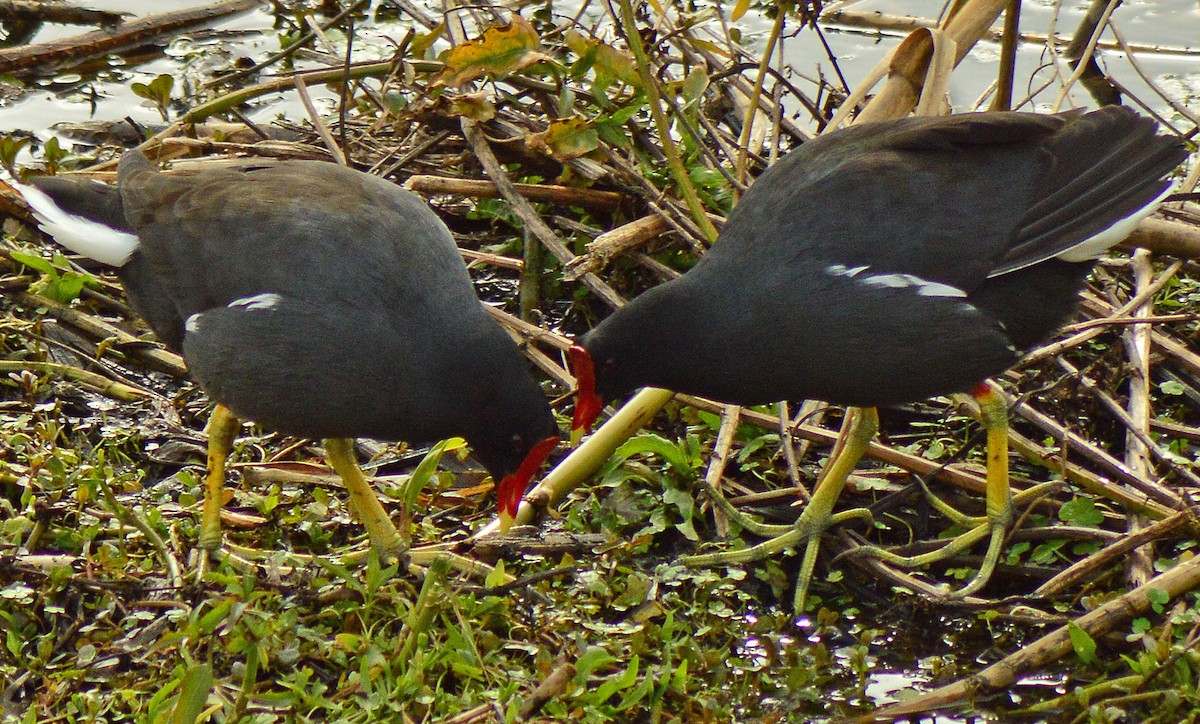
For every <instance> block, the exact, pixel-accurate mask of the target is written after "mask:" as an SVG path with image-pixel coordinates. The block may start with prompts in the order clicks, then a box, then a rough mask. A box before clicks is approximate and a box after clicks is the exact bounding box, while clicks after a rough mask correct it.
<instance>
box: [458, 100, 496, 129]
mask: <svg viewBox="0 0 1200 724" xmlns="http://www.w3.org/2000/svg"><path fill="white" fill-rule="evenodd" d="M450 113H451V115H454V116H458V117H466V118H470V119H471V120H474V121H479V122H480V123H483V122H485V121H490V120H492V119H493V118H495V117H496V106H494V105H492V102H491V101H490V100H488V97H487V94H486V93H463V94H462V95H458V96H455V97H453V98H451V99H450Z"/></svg>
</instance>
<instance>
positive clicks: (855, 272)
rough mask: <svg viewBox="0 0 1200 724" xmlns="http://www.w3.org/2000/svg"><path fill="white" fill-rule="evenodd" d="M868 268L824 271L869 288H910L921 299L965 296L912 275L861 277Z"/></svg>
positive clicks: (842, 267) (838, 266)
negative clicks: (847, 278)
mask: <svg viewBox="0 0 1200 724" xmlns="http://www.w3.org/2000/svg"><path fill="white" fill-rule="evenodd" d="M868 268H869V267H867V266H856V267H847V266H846V265H845V264H833V265H831V266H827V267H825V271H826V272H828V273H829V274H832V275H834V276H839V277H850V278H851V279H854V280H855V281H857V282H861V283H862V284H866V285H867V286H871V287H881V288H885V289H905V288H909V287H911V288H912V289H913V291H915V292H916V293H917V294H918V295H920V296H922V297H960V298H965V297H966V296H967V293H966V292H964V291H963V290H961V289H959V288H958V287H955V286H951V285H949V284H942V283H941V282H932V281H929V280H928V279H922V278H921V277H919V276H916V275H913V274H867V275H863V272H865V271H866V270H867V269H868Z"/></svg>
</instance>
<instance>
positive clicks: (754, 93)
mask: <svg viewBox="0 0 1200 724" xmlns="http://www.w3.org/2000/svg"><path fill="white" fill-rule="evenodd" d="M779 10H780V12H777V13H776V14H775V22H773V23H772V24H771V33H770V35H768V36H767V42H766V45H765V46H764V47H763V52H762V58H761V59H760V60H759V61H758V72H757V73H755V74H754V86H753V87H752V88H751V90H750V96H749V102H748V103H747V104H746V114H745V116H744V117H743V118H742V133H741V135H740V136H739V137H738V142H737V147H738V155H737V162H736V164H735V168H736V170H737V179H738V181H740V182H742V183H745V182H746V172H747V170H748V168H747V166H748V164H747V162H746V160H747V159H746V152H747V150H748V149H749V148H750V136H751V134H752V133H753V132H754V129H755V127H756V126H757V124H756V123H755V122H754V121H755V119H756V117H757V115H758V101H759V98H761V97H762V94H763V83H765V82H766V79H767V68H768V67H769V66H770V65H771V54H772V53H773V52H774V51H775V47H776V46H777V45H778V44H779V38H780V36H781V35H782V34H783V22H784V20H785V19H786V18H787V13H786V12H783V8H782V7H781V8H780V9H779Z"/></svg>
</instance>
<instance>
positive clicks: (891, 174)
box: [572, 107, 1186, 607]
mask: <svg viewBox="0 0 1200 724" xmlns="http://www.w3.org/2000/svg"><path fill="white" fill-rule="evenodd" d="M1185 157H1186V151H1185V149H1184V146H1183V144H1182V143H1181V142H1180V141H1179V140H1177V139H1175V138H1173V137H1167V136H1160V135H1157V125H1156V124H1155V122H1154V121H1152V120H1150V119H1147V118H1143V117H1140V116H1138V115H1137V114H1136V113H1134V112H1132V111H1130V110H1129V109H1127V108H1122V107H1109V108H1104V109H1102V110H1098V111H1094V112H1091V113H1086V114H1084V113H1079V112H1069V113H1063V114H1059V115H1037V114H1030V113H1012V112H1006V113H979V114H963V115H956V116H946V117H938V118H927V117H922V118H907V119H903V120H898V121H890V122H881V123H872V124H863V125H860V126H854V127H851V128H847V129H844V130H840V131H836V132H833V133H830V134H828V135H824V136H821V137H819V138H816V139H814V140H811V141H809V142H807V143H805V144H804V145H802V146H801V147H800V148H799V149H797V150H796V151H793V152H792V153H790V154H788V155H787V156H786V157H785V158H783V159H782V160H781V161H779V162H778V163H776V164H775V165H774V166H773V167H771V168H770V169H768V170H767V171H766V172H765V173H763V174H762V176H761V177H760V178H759V179H758V180H757V182H755V184H754V185H753V186H752V187H751V188H750V190H749V191H748V192H747V193H746V194H745V196H744V197H743V198H742V200H741V203H740V204H739V205H738V206H737V207H736V208H735V209H734V211H733V213H732V214H731V215H730V216H729V219H728V222H727V223H726V225H725V227H724V229H723V230H722V232H721V234H720V237H719V238H718V240H717V241H716V243H715V244H714V246H713V247H712V249H711V250H710V251H709V252H708V253H707V254H706V255H705V256H704V257H703V258H702V259H701V260H700V261H699V263H697V264H696V266H695V267H693V268H692V269H691V270H690V271H688V272H687V273H686V274H684V275H683V276H681V277H679V278H678V279H675V280H673V281H670V282H668V283H665V284H662V285H661V286H658V287H656V288H654V289H651V290H649V291H647V292H645V293H644V294H642V295H641V296H639V297H637V298H636V299H634V300H633V301H632V302H630V303H629V304H628V305H626V306H625V307H624V308H622V309H620V310H618V311H617V312H615V313H614V314H613V315H612V316H610V317H609V318H608V319H606V320H604V321H603V322H602V323H601V324H599V325H598V326H597V327H596V328H595V329H593V330H591V332H589V333H588V334H587V335H586V336H585V337H584V338H583V340H582V342H581V344H580V345H578V346H577V347H576V348H575V349H574V350H573V365H574V367H575V371H576V374H577V376H578V378H579V380H580V382H579V397H578V402H577V408H576V417H575V422H574V424H573V428H574V429H573V431H572V433H573V436H578V435H579V434H580V433H581V431H583V430H586V429H587V428H588V427H590V425H591V423H592V422H593V421H594V420H595V417H596V416H597V414H598V413H599V411H600V408H601V406H602V405H601V401H602V400H609V399H612V398H614V397H620V396H623V395H625V394H627V393H628V392H630V391H632V390H634V389H636V388H638V387H642V386H651V387H661V388H665V389H668V390H674V391H676V392H685V393H690V394H694V395H700V396H703V397H707V398H711V399H714V400H718V401H722V402H726V403H734V404H740V405H754V404H765V403H769V402H773V401H776V400H781V399H793V400H794V399H806V398H812V399H819V400H825V401H828V402H832V403H837V404H843V405H850V406H854V407H857V408H864V409H862V410H861V411H859V412H858V413H855V414H854V415H852V417H853V418H854V420H856V422H854V423H851V424H850V425H849V427H850V428H852V431H851V432H849V433H848V435H847V440H848V442H847V445H846V447H847V450H846V451H845V452H844V453H843V454H842V455H840V456H839V457H838V458H837V459H836V462H835V463H832V464H831V465H830V466H829V469H827V470H826V471H825V473H824V474H823V476H822V477H823V480H822V481H821V483H820V484H819V485H818V488H817V490H816V491H815V493H814V496H813V500H812V501H811V502H810V503H809V504H808V507H807V508H806V510H805V511H804V513H803V514H802V515H801V517H800V519H799V521H798V522H797V524H796V525H795V526H794V527H788V528H787V531H788V532H787V533H786V534H785V535H782V536H780V537H779V538H776V539H775V540H771V541H767V542H765V543H763V544H760V545H759V546H756V547H755V548H753V549H750V550H749V551H744V552H734V553H729V554H718V555H715V556H696V557H693V558H692V559H691V560H690V562H691V563H694V564H715V563H731V562H744V561H748V560H754V559H757V558H762V557H765V556H767V555H770V554H772V553H775V552H777V551H779V550H781V549H783V548H784V547H787V546H790V545H795V544H797V543H799V542H801V541H807V542H808V548H807V551H806V554H805V556H806V557H805V562H804V565H802V567H801V576H800V581H799V584H798V587H797V605H798V606H799V607H802V606H803V599H804V595H805V591H806V587H807V584H808V580H809V577H810V576H811V572H812V564H813V561H815V556H816V550H817V548H816V546H817V540H818V536H819V534H820V532H821V531H822V530H823V529H824V528H826V527H827V526H828V525H829V524H830V522H832V520H833V519H834V516H831V511H832V508H833V504H834V502H835V501H836V499H837V496H838V494H839V493H840V492H841V489H842V486H843V485H844V483H845V480H846V476H847V475H849V473H850V472H851V470H852V469H853V468H854V466H855V464H856V463H857V461H858V459H859V458H860V457H861V455H862V453H863V452H864V451H865V449H866V446H867V444H868V442H869V441H870V438H871V437H872V436H873V435H874V432H875V430H876V429H877V425H878V422H877V416H876V414H875V411H874V408H875V407H878V406H885V405H896V404H900V403H908V402H913V401H917V400H921V399H924V398H927V397H931V396H934V395H943V394H948V393H956V392H971V391H973V392H974V393H975V395H976V398H977V399H978V400H979V401H980V406H981V409H982V412H983V417H984V421H985V426H986V427H987V429H988V444H989V455H988V459H989V469H988V501H987V511H988V515H987V520H986V521H984V522H982V523H981V524H980V525H979V526H977V527H976V528H975V529H974V530H973V531H971V532H970V533H967V534H965V535H964V536H963V538H961V539H960V540H957V541H955V542H954V543H952V544H951V545H949V546H947V548H946V549H944V550H942V551H940V552H938V553H936V554H935V555H933V556H925V557H921V558H918V559H916V560H915V561H914V560H912V559H908V560H905V559H899V557H897V556H894V555H891V554H888V553H886V552H882V551H878V550H876V551H874V553H875V554H876V555H880V556H882V557H885V558H888V559H889V560H893V561H897V562H904V563H908V564H914V563H915V564H924V563H929V562H932V561H933V560H937V559H939V558H944V557H947V556H949V555H951V554H953V553H954V552H956V551H958V550H962V549H963V548H966V547H967V546H969V545H972V544H973V543H974V542H975V541H978V540H980V539H982V538H983V537H984V536H986V535H987V534H988V532H989V531H990V533H991V542H990V545H989V549H988V553H987V556H986V558H985V563H984V565H983V567H982V569H981V571H980V574H979V576H977V577H976V579H975V580H974V581H972V582H971V583H970V584H968V586H967V587H966V589H965V591H974V590H978V588H980V587H982V586H983V585H984V584H985V583H986V581H987V579H988V577H989V576H990V573H991V570H992V568H993V567H994V564H995V561H996V559H997V557H998V555H999V551H1000V544H1001V542H1002V540H1003V537H1004V529H1005V527H1006V525H1007V524H1008V523H1009V521H1010V519H1011V507H1012V503H1011V500H1010V497H1009V487H1008V473H1007V467H1006V466H1007V449H1006V445H1007V435H1006V429H1007V419H1006V410H1005V408H1004V404H1003V401H1002V400H1001V399H1000V398H999V396H998V395H996V394H995V393H992V392H989V387H987V385H986V384H984V381H985V380H986V379H987V378H988V377H991V376H993V375H996V374H999V373H1001V372H1003V371H1004V370H1005V369H1007V368H1008V367H1010V366H1011V365H1012V364H1014V363H1015V362H1016V361H1017V360H1018V359H1020V357H1021V355H1022V353H1023V352H1024V351H1025V350H1028V349H1029V348H1031V347H1033V346H1034V345H1036V344H1038V343H1039V342H1041V341H1042V340H1044V339H1045V338H1046V337H1048V336H1049V335H1051V334H1053V333H1054V332H1055V331H1056V330H1057V329H1058V328H1059V327H1060V326H1061V325H1062V323H1063V322H1064V321H1065V320H1066V318H1067V317H1069V315H1070V314H1071V313H1072V311H1073V310H1074V308H1075V304H1076V301H1077V296H1078V293H1079V290H1080V288H1081V287H1082V285H1083V281H1084V277H1085V276H1086V274H1087V273H1088V271H1089V270H1090V269H1091V267H1092V260H1093V259H1094V258H1095V257H1096V256H1097V255H1099V254H1101V253H1103V252H1104V251H1105V250H1107V249H1108V248H1109V247H1111V246H1113V245H1114V244H1116V243H1118V242H1120V241H1121V240H1122V239H1124V238H1125V237H1126V236H1127V235H1128V234H1129V232H1130V231H1131V230H1132V229H1133V227H1134V226H1135V225H1136V224H1137V223H1138V221H1140V220H1141V219H1142V218H1144V217H1146V216H1147V215H1149V214H1150V213H1151V212H1152V211H1153V210H1154V209H1155V208H1156V207H1157V206H1158V204H1159V202H1160V201H1161V200H1162V199H1163V198H1164V197H1165V196H1166V194H1167V193H1168V192H1169V190H1170V188H1171V183H1170V182H1169V180H1168V179H1167V178H1166V177H1167V175H1168V174H1169V173H1170V172H1171V171H1172V170H1173V169H1174V168H1175V167H1176V166H1177V165H1178V164H1179V163H1180V162H1182V161H1183V159H1184V158H1185ZM718 502H720V501H718ZM849 514H853V512H851V513H848V514H846V515H849ZM767 528H769V529H770V530H771V531H773V532H776V533H777V532H779V531H778V528H779V527H777V526H776V527H764V529H767Z"/></svg>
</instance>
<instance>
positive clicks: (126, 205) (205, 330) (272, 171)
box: [33, 151, 558, 481]
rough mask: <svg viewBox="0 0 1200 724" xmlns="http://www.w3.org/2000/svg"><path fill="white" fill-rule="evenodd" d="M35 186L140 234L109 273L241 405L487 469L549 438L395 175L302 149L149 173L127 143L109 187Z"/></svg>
mask: <svg viewBox="0 0 1200 724" xmlns="http://www.w3.org/2000/svg"><path fill="white" fill-rule="evenodd" d="M33 183H34V184H35V185H36V186H37V187H39V188H40V189H41V190H43V191H44V192H46V193H47V194H48V195H49V196H50V197H51V198H52V199H54V200H55V201H56V202H57V203H58V204H59V206H61V207H63V208H64V210H66V211H68V212H70V213H75V214H80V215H82V216H85V217H88V218H91V219H93V220H97V221H100V222H102V223H107V224H108V225H110V226H113V227H114V228H118V229H121V230H125V231H130V232H133V233H135V234H136V235H137V237H138V239H139V242H138V247H137V249H136V251H135V252H134V254H133V256H132V257H131V258H130V259H129V261H128V262H127V263H126V264H125V265H124V266H123V267H121V268H120V270H119V272H118V273H119V274H120V277H121V279H122V282H123V283H124V285H125V287H126V289H127V291H128V293H129V297H130V302H131V304H132V305H133V306H134V307H135V309H137V310H138V312H139V313H140V314H141V315H142V316H143V317H144V318H145V319H146V321H147V322H148V323H149V324H150V326H151V328H152V329H153V330H154V332H155V334H156V335H157V336H158V337H159V338H160V339H161V340H162V341H163V342H164V343H165V344H166V345H167V346H168V347H171V348H172V349H175V350H178V351H181V352H182V353H183V356H184V358H185V359H186V361H187V363H188V367H189V369H190V371H191V373H192V374H193V375H194V376H195V378H196V380H197V381H198V382H199V383H200V384H201V386H202V387H203V388H204V389H205V390H206V391H207V392H208V393H209V395H210V396H211V397H212V398H213V399H215V400H217V401H219V402H221V403H223V404H225V405H226V406H228V407H229V408H230V409H232V410H233V411H234V412H235V413H236V414H237V415H239V416H241V417H244V418H247V419H251V420H254V421H256V422H259V423H261V424H263V425H264V426H266V427H268V428H270V429H273V430H278V431H281V432H284V433H289V434H293V435H300V436H304V437H313V438H318V437H319V438H348V437H375V438H380V439H385V440H408V441H412V442H428V441H432V440H437V439H441V438H444V437H449V436H452V435H461V436H463V437H465V438H466V439H467V440H468V442H469V443H470V444H471V445H472V447H473V449H474V450H475V452H476V454H477V456H478V457H479V459H480V461H481V462H482V463H483V464H484V465H485V466H486V467H487V468H488V469H489V471H490V472H491V473H492V474H493V476H494V478H495V479H496V481H500V480H501V478H502V477H503V476H505V475H507V474H508V473H511V472H513V471H514V470H516V468H517V467H518V466H519V465H520V463H521V461H522V460H523V459H524V458H525V456H526V454H527V453H528V452H529V451H530V449H531V448H532V446H533V445H535V444H536V443H538V442H539V441H541V440H543V439H544V438H547V437H551V436H557V435H558V428H557V425H556V423H555V421H554V418H553V415H552V414H551V413H550V408H549V405H548V403H547V401H546V399H545V396H544V395H543V393H542V391H541V389H540V388H539V386H538V385H537V384H536V382H535V381H534V380H533V378H532V377H531V375H530V374H529V371H528V369H527V368H526V365H525V361H524V358H523V356H522V355H521V353H520V351H519V350H518V349H517V346H516V344H515V343H514V342H513V340H512V339H511V338H510V337H509V336H508V335H507V334H506V333H505V332H504V330H503V329H501V327H500V326H499V325H498V324H497V323H496V322H495V321H494V320H493V319H492V318H491V317H490V316H489V315H488V314H487V312H486V311H485V310H484V308H483V306H482V305H481V303H480V302H479V300H478V298H477V297H476V296H475V294H474V290H473V288H472V285H471V281H470V277H469V276H468V274H467V270H466V267H465V265H464V264H463V261H462V258H461V256H460V255H459V253H458V250H457V248H456V246H455V244H454V240H453V238H452V237H451V235H450V233H449V231H448V230H447V229H446V227H445V225H444V224H442V222H441V221H440V220H439V219H438V218H437V216H436V215H434V213H433V212H432V211H431V210H430V209H429V207H428V206H426V205H425V203H424V202H423V201H421V199H419V198H418V197H417V196H415V195H413V194H411V193H409V192H407V191H404V190H402V189H400V188H399V187H397V186H396V185H395V184H392V183H389V182H387V181H384V180H382V179H379V178H377V177H374V176H370V175H367V174H364V173H360V172H358V171H354V170H351V169H347V168H343V167H340V166H336V165H334V164H328V163H320V162H312V161H284V162H244V163H240V164H237V165H234V166H231V167H228V168H222V169H206V170H202V171H196V172H192V173H174V174H160V173H159V172H158V171H157V170H156V169H155V168H154V166H153V165H152V164H151V163H150V162H149V161H148V160H147V159H146V158H145V156H143V155H142V154H141V153H140V152H137V151H131V152H129V153H126V154H125V155H124V156H123V157H122V159H121V163H120V166H119V173H118V185H117V186H116V187H109V186H103V185H99V184H87V183H79V182H74V181H64V180H58V179H49V178H47V179H38V180H36V181H34V182H33Z"/></svg>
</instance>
